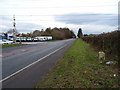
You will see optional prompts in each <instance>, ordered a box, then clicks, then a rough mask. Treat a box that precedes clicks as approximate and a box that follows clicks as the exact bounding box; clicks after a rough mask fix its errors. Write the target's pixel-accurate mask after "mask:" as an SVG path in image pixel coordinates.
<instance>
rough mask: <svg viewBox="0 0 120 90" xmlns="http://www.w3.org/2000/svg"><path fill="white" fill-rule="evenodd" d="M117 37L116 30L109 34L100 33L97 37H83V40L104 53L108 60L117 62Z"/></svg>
mask: <svg viewBox="0 0 120 90" xmlns="http://www.w3.org/2000/svg"><path fill="white" fill-rule="evenodd" d="M119 35H120V31H119V30H116V31H113V32H110V33H102V34H99V35H85V36H84V37H83V40H84V41H85V42H87V43H90V44H91V45H92V46H94V47H95V48H96V49H97V50H99V51H104V52H105V53H106V56H107V57H108V58H109V59H117V60H118V56H119V55H118V54H119V53H120V52H119V50H120V49H119V47H118V42H119V41H120V38H119Z"/></svg>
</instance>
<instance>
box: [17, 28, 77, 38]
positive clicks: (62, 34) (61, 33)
mask: <svg viewBox="0 0 120 90" xmlns="http://www.w3.org/2000/svg"><path fill="white" fill-rule="evenodd" d="M17 36H19V34H18V35H17ZM21 36H22V37H37V36H52V38H53V40H63V39H69V38H76V36H75V34H74V32H73V31H72V30H70V29H69V28H57V27H55V28H52V29H51V28H46V30H41V31H40V30H35V31H33V32H32V33H27V34H23V33H22V34H21Z"/></svg>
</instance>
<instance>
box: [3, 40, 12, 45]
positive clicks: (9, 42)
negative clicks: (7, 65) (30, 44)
mask: <svg viewBox="0 0 120 90" xmlns="http://www.w3.org/2000/svg"><path fill="white" fill-rule="evenodd" d="M12 43H13V41H10V40H7V39H2V42H1V44H2V45H3V44H12Z"/></svg>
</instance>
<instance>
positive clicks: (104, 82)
mask: <svg viewBox="0 0 120 90" xmlns="http://www.w3.org/2000/svg"><path fill="white" fill-rule="evenodd" d="M114 74H117V68H116V67H114V66H113V65H110V66H108V65H106V64H104V63H102V64H101V63H100V62H99V61H98V59H97V53H96V52H95V51H94V50H93V49H92V48H91V47H90V46H89V45H88V44H86V43H85V42H83V41H82V40H81V39H77V40H76V41H75V43H74V44H73V46H71V48H70V49H69V50H68V51H67V52H66V53H65V55H64V56H63V57H62V58H61V59H60V60H59V61H58V62H57V63H56V65H55V67H54V68H53V69H51V70H50V71H49V73H48V74H47V75H46V76H45V77H44V79H43V80H42V81H41V82H40V83H39V84H38V85H36V87H35V88H117V87H118V82H117V81H118V77H117V76H116V77H114V76H113V75H114ZM117 75H118V74H117Z"/></svg>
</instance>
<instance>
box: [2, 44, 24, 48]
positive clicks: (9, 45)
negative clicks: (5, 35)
mask: <svg viewBox="0 0 120 90" xmlns="http://www.w3.org/2000/svg"><path fill="white" fill-rule="evenodd" d="M18 45H23V44H19V43H14V44H5V45H0V47H3V48H4V47H11V46H18Z"/></svg>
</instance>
